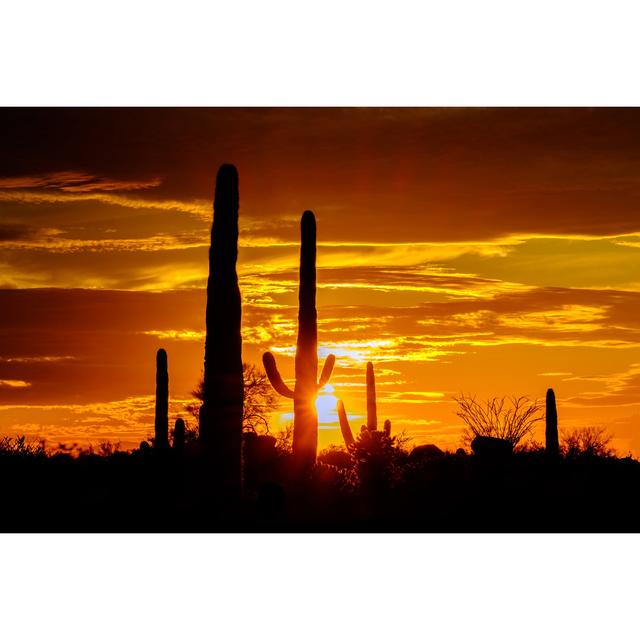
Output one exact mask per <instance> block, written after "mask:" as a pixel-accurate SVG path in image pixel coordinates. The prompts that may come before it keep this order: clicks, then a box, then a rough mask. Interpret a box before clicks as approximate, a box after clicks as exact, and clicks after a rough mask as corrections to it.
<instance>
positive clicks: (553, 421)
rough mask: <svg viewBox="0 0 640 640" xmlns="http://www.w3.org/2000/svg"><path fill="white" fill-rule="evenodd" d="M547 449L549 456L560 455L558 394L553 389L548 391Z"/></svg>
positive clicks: (546, 417)
mask: <svg viewBox="0 0 640 640" xmlns="http://www.w3.org/2000/svg"><path fill="white" fill-rule="evenodd" d="M545 422H546V429H545V449H546V452H547V454H548V455H550V456H557V455H558V454H559V453H560V443H559V441H558V411H557V409H556V394H555V393H554V392H553V389H547V410H546V415H545Z"/></svg>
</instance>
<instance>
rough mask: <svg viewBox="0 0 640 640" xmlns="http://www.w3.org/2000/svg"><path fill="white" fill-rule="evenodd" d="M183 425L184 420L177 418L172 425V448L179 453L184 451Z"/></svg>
mask: <svg viewBox="0 0 640 640" xmlns="http://www.w3.org/2000/svg"><path fill="white" fill-rule="evenodd" d="M184 439H185V426H184V420H183V419H182V418H178V419H177V420H176V424H175V426H174V427H173V450H174V451H175V452H176V453H177V454H178V455H180V454H181V453H182V452H183V451H184Z"/></svg>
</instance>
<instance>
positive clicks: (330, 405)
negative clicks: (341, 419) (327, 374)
mask: <svg viewBox="0 0 640 640" xmlns="http://www.w3.org/2000/svg"><path fill="white" fill-rule="evenodd" d="M333 392H334V388H333V386H332V385H330V384H328V385H326V386H325V387H324V389H322V391H320V393H319V394H318V397H317V398H316V411H317V412H318V425H319V426H322V425H325V426H328V425H332V426H333V425H336V424H338V413H337V411H336V405H337V404H338V398H336V397H335V396H334V395H333Z"/></svg>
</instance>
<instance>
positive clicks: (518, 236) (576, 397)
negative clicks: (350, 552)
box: [0, 108, 640, 455]
mask: <svg viewBox="0 0 640 640" xmlns="http://www.w3.org/2000/svg"><path fill="white" fill-rule="evenodd" d="M0 136H1V138H2V140H3V144H2V146H1V147H0V246H1V247H2V251H1V253H0V287H1V289H0V309H1V312H0V435H12V434H22V433H24V434H26V435H28V436H29V437H36V436H38V437H45V438H46V439H47V440H48V441H50V442H57V441H65V442H78V443H83V444H86V443H88V442H93V443H94V444H97V443H98V442H100V441H101V440H105V439H109V440H119V441H121V442H122V444H123V445H124V446H125V447H126V446H134V445H136V444H137V443H138V442H139V441H140V439H142V438H144V437H146V436H147V435H150V434H151V432H152V430H153V415H152V414H153V395H152V394H153V392H154V380H155V378H154V362H155V351H156V349H157V348H158V347H160V346H163V347H165V348H166V349H167V351H168V354H169V371H170V393H171V398H172V407H171V410H172V415H174V416H176V415H177V414H178V413H179V412H180V411H182V410H183V409H182V408H183V406H184V404H185V402H187V401H188V399H189V393H190V390H191V389H192V388H193V387H194V386H195V384H196V382H197V379H198V377H199V375H200V372H201V366H202V356H203V329H204V286H205V285H206V275H207V268H208V265H207V247H208V242H209V226H210V223H211V201H212V195H213V184H214V180H215V172H216V170H217V167H218V166H219V165H220V164H222V163H224V162H232V163H234V164H236V166H237V167H238V170H239V173H240V243H241V250H240V257H239V273H240V276H241V279H240V280H241V290H242V295H243V302H244V310H243V314H244V315H243V338H244V351H245V353H244V357H245V359H246V360H248V361H252V362H256V363H258V362H260V355H261V354H262V352H263V351H265V350H267V349H271V350H273V351H274V352H276V353H277V354H278V361H279V363H280V365H281V370H283V373H284V374H285V376H286V375H291V374H292V371H293V359H292V357H291V356H292V355H293V347H294V345H295V336H296V324H295V322H296V313H297V259H298V235H299V232H298V223H299V218H300V214H301V213H302V211H303V210H304V209H308V208H309V209H312V210H313V211H314V212H315V213H316V217H317V221H318V243H319V246H318V267H319V269H318V285H319V290H318V315H319V344H320V355H321V356H323V355H325V354H326V353H328V352H330V351H331V352H333V353H335V355H336V357H337V365H336V369H335V372H334V374H333V377H332V380H331V385H332V387H333V390H334V391H333V393H334V394H335V395H338V396H339V397H341V398H343V399H344V401H345V404H346V406H347V410H348V412H349V414H350V415H351V416H352V423H353V424H355V425H358V424H359V423H360V422H359V421H360V420H361V419H362V416H363V413H364V407H365V402H364V373H365V363H366V361H367V360H371V361H373V362H374V363H375V365H376V371H377V387H378V403H379V406H378V416H379V418H380V419H384V418H386V417H388V418H390V419H391V421H392V424H393V429H394V432H398V431H400V430H402V429H404V430H406V432H407V433H408V435H410V436H412V437H413V439H414V440H413V442H414V443H419V442H434V443H436V444H439V445H440V446H444V447H456V446H458V443H459V438H460V432H461V428H462V427H461V424H460V421H459V419H458V418H457V417H456V416H455V412H454V409H455V404H454V403H453V401H452V396H454V395H455V394H458V393H460V392H465V393H472V394H476V395H477V396H478V397H479V398H486V397H487V396H490V395H507V394H518V395H529V396H530V397H532V398H541V399H542V398H543V397H544V392H545V390H546V388H547V387H548V386H553V387H554V389H555V390H556V395H557V398H558V412H559V421H560V428H561V429H565V430H569V429H572V428H575V427H577V426H591V425H598V426H606V427H607V428H609V429H610V430H611V431H612V432H613V433H614V434H615V442H614V444H615V445H616V447H617V449H618V450H619V452H620V453H623V454H626V453H627V452H628V451H632V452H633V453H634V454H635V455H638V454H639V453H640V417H639V414H640V409H639V408H640V349H639V347H638V344H639V340H638V338H639V337H640V313H639V312H638V311H639V310H640V304H639V303H640V215H638V208H639V203H640V177H639V176H640V151H639V150H640V144H639V143H640V111H638V110H635V109H613V110H607V109H595V110H587V109H404V108H403V109H335V110H334V109H193V110H192V109H175V110H172V109H119V110H113V109H107V110H100V109H58V110H46V109H24V110H20V109H3V110H2V111H0ZM330 404H331V400H328V401H327V402H325V404H324V405H323V406H324V407H325V409H323V412H322V413H323V417H324V420H325V424H324V425H322V426H323V427H324V428H323V429H322V430H321V444H327V443H329V442H339V440H340V436H339V430H338V429H337V424H336V423H337V420H336V419H335V415H334V414H333V413H332V412H331V411H329V410H328V409H329V408H330ZM289 411H291V408H290V406H289V405H288V404H283V405H282V412H283V413H287V412H289ZM286 419H287V418H286V416H284V417H283V416H274V419H273V426H274V428H276V429H277V428H278V425H280V424H281V423H282V421H284V420H286ZM334 420H336V421H335V422H334ZM538 437H539V438H540V439H541V434H538Z"/></svg>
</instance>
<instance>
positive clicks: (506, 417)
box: [455, 394, 542, 447]
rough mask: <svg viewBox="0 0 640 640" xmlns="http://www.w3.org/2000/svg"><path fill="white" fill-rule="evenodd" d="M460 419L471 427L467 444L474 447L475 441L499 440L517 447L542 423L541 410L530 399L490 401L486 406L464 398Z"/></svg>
mask: <svg viewBox="0 0 640 640" xmlns="http://www.w3.org/2000/svg"><path fill="white" fill-rule="evenodd" d="M455 401H456V402H457V403H458V410H457V411H456V415H457V416H458V417H459V418H461V419H462V421H463V422H464V423H465V424H466V425H467V429H466V430H465V431H464V432H463V441H464V442H466V443H467V444H471V441H472V440H473V439H474V437H486V438H498V439H500V440H506V441H507V442H509V443H510V444H511V446H512V447H515V446H516V445H517V444H518V443H519V442H520V440H522V438H524V437H525V436H527V435H529V434H530V433H531V432H532V431H533V428H534V427H535V425H536V423H537V422H538V421H539V420H542V416H541V415H540V411H541V407H540V405H539V404H538V402H537V401H534V402H530V401H529V399H528V398H525V397H520V398H489V399H488V400H487V401H486V402H485V404H482V403H481V402H478V401H477V400H476V399H475V398H474V397H471V396H467V395H464V394H461V395H460V396H458V397H456V398H455Z"/></svg>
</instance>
